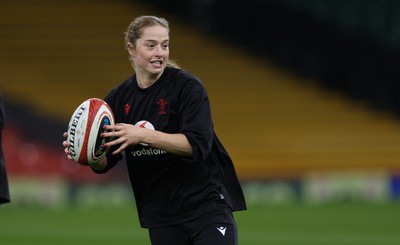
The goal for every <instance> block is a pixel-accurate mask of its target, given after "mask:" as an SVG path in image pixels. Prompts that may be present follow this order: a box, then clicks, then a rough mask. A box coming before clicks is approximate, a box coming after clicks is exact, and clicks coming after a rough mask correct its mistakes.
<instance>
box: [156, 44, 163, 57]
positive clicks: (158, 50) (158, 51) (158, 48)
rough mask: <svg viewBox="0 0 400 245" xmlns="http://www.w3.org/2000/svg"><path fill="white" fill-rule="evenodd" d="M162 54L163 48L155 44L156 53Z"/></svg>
mask: <svg viewBox="0 0 400 245" xmlns="http://www.w3.org/2000/svg"><path fill="white" fill-rule="evenodd" d="M162 54H163V49H162V47H161V46H160V45H157V47H156V55H162Z"/></svg>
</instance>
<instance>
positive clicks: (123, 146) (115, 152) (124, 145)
mask: <svg viewBox="0 0 400 245" xmlns="http://www.w3.org/2000/svg"><path fill="white" fill-rule="evenodd" d="M127 146H128V145H127V144H126V143H125V144H122V145H121V146H120V147H119V148H118V149H116V150H115V151H113V153H112V154H113V155H117V154H119V153H121V152H122V151H123V150H125V148H126V147H127Z"/></svg>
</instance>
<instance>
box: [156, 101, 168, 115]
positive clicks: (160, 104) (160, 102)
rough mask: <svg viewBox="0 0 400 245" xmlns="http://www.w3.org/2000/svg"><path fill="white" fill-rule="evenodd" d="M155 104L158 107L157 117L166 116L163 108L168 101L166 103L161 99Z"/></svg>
mask: <svg viewBox="0 0 400 245" xmlns="http://www.w3.org/2000/svg"><path fill="white" fill-rule="evenodd" d="M156 104H157V105H158V107H159V111H158V115H164V114H167V112H166V111H165V107H166V105H167V104H168V101H166V100H164V99H163V98H161V99H159V100H157V102H156Z"/></svg>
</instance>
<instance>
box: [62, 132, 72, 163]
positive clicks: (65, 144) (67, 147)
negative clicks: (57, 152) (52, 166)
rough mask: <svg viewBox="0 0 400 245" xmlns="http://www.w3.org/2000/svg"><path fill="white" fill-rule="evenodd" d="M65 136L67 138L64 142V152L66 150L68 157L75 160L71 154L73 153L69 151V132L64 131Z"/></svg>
mask: <svg viewBox="0 0 400 245" xmlns="http://www.w3.org/2000/svg"><path fill="white" fill-rule="evenodd" d="M63 137H64V138H65V140H64V141H63V142H62V145H63V146H64V152H65V154H66V155H67V158H68V159H69V160H74V159H73V158H72V156H71V153H70V152H69V143H68V141H67V138H68V133H67V132H64V133H63Z"/></svg>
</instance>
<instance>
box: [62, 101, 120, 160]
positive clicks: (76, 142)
mask: <svg viewBox="0 0 400 245" xmlns="http://www.w3.org/2000/svg"><path fill="white" fill-rule="evenodd" d="M114 121H115V120H114V114H113V112H112V110H111V108H110V106H109V105H108V104H107V103H106V102H105V101H104V100H102V99H98V98H90V99H87V100H85V101H84V102H82V104H80V105H79V106H78V107H77V108H76V110H75V112H74V113H73V114H72V116H71V119H70V121H69V124H68V138H67V141H68V143H69V152H70V154H71V156H72V158H73V159H74V160H75V161H76V162H78V163H80V164H83V165H92V164H94V163H96V162H98V161H100V160H101V159H103V158H104V157H105V156H106V154H107V152H108V148H105V147H104V144H105V143H106V142H109V141H110V140H112V138H102V137H100V135H101V133H103V132H105V131H106V130H104V128H103V127H104V125H114V123H115V122H114Z"/></svg>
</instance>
